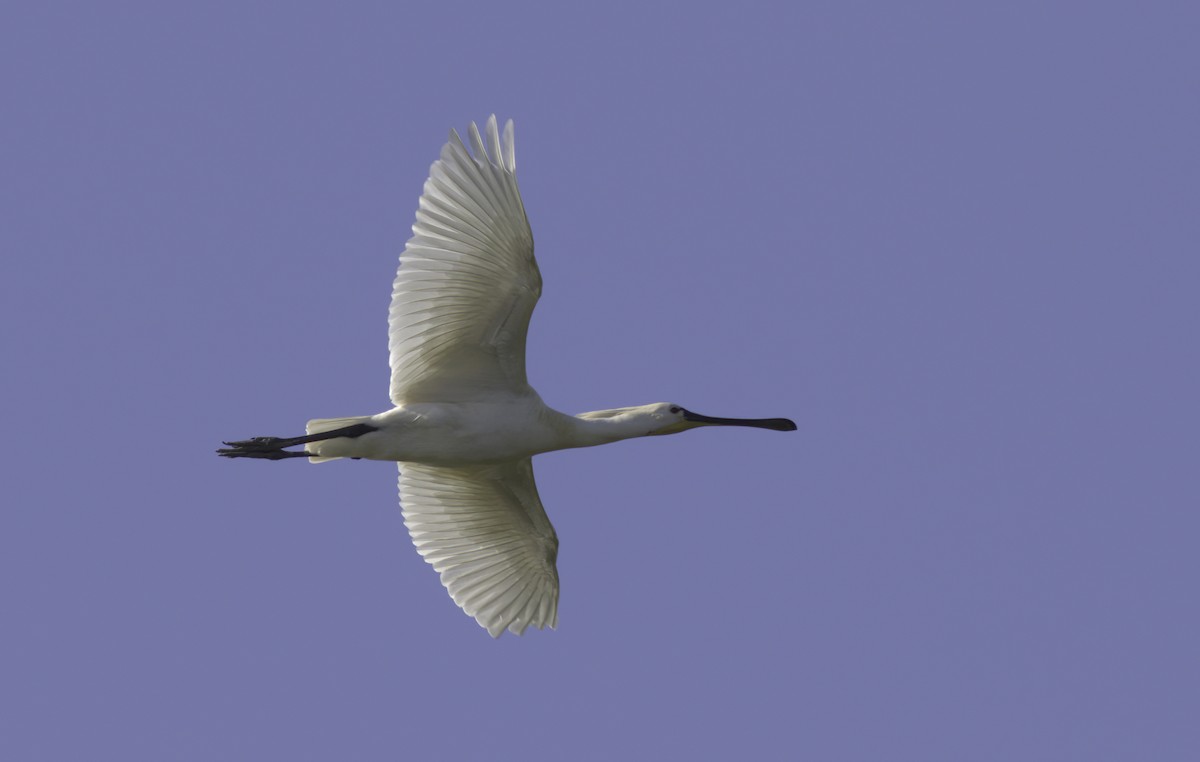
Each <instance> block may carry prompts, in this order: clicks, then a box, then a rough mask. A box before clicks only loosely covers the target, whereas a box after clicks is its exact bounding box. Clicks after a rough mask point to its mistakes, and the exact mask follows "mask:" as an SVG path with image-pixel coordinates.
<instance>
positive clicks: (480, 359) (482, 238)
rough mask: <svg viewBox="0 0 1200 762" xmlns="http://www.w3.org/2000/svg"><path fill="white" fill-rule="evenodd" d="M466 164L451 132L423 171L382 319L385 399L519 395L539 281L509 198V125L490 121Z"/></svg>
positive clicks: (524, 229)
mask: <svg viewBox="0 0 1200 762" xmlns="http://www.w3.org/2000/svg"><path fill="white" fill-rule="evenodd" d="M485 132H486V143H485V138H484V136H481V135H480V132H479V129H478V128H477V127H476V126H475V124H474V123H472V124H471V127H470V130H469V138H470V142H471V147H472V149H473V151H474V155H472V153H471V152H469V151H468V150H467V147H466V145H464V144H463V141H462V140H461V138H459V136H458V133H456V132H454V131H451V133H450V139H449V141H448V142H447V143H446V145H445V146H444V147H443V148H442V153H441V157H440V158H439V159H438V160H437V161H435V162H434V163H433V166H432V167H430V170H429V179H428V180H426V181H425V188H424V191H423V193H422V195H421V200H420V205H419V208H418V210H417V220H416V223H415V224H414V225H413V236H412V238H410V239H409V241H408V243H407V244H406V246H405V248H404V253H403V254H401V256H400V267H399V270H398V271H397V273H396V280H395V282H394V284H393V289H392V305H391V309H390V311H389V314H388V328H389V341H388V348H389V353H390V364H391V369H392V377H391V397H392V401H393V402H395V403H396V404H402V403H404V402H451V401H468V400H472V399H479V398H481V397H486V396H488V395H491V394H493V393H495V392H497V391H513V392H521V391H523V390H524V389H525V388H526V387H527V386H528V382H527V380H526V376H525V334H526V332H527V330H528V327H529V319H530V316H531V315H532V314H533V308H534V305H536V303H537V300H538V297H539V296H540V294H541V289H542V278H541V274H540V273H539V272H538V267H537V261H536V260H535V259H534V256H533V235H532V233H531V231H530V229H529V221H528V220H527V219H526V217H525V208H524V206H523V205H522V203H521V195H520V191H519V189H518V188H517V178H516V157H515V154H514V141H513V125H512V122H511V121H509V122H508V124H507V125H505V128H504V135H503V138H502V137H501V135H500V134H499V132H498V131H497V127H496V117H495V116H492V117H491V118H489V119H488V121H487V123H486V125H485ZM502 141H503V142H502Z"/></svg>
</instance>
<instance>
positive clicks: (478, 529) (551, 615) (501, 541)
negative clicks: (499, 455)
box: [399, 458, 558, 637]
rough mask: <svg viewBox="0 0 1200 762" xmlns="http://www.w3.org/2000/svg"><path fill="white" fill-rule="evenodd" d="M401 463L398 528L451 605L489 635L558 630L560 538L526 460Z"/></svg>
mask: <svg viewBox="0 0 1200 762" xmlns="http://www.w3.org/2000/svg"><path fill="white" fill-rule="evenodd" d="M399 465H400V501H401V504H402V507H403V512H404V523H405V525H406V526H407V527H408V530H409V533H410V534H411V535H412V540H413V544H415V545H416V546H417V551H418V552H419V553H420V554H421V556H422V557H423V558H424V559H425V560H426V561H427V562H428V563H429V564H431V565H432V566H433V568H434V569H436V570H437V572H438V573H439V574H440V575H441V580H442V584H443V585H444V586H445V587H446V590H447V591H448V592H449V593H450V597H451V598H452V599H453V600H454V602H455V603H457V604H458V605H459V606H460V607H461V608H462V609H463V611H465V612H466V613H467V614H469V615H470V616H472V617H474V618H475V620H476V621H477V622H479V624H480V625H481V626H482V627H484V628H485V629H487V631H488V632H489V633H490V634H491V635H492V637H499V636H500V635H501V634H502V633H503V632H504V631H505V630H508V631H509V632H513V633H515V634H517V635H520V634H521V633H523V632H524V631H525V628H526V627H529V626H531V625H532V626H533V627H537V628H538V629H541V628H543V627H547V626H549V627H551V628H554V627H555V626H557V624H558V570H557V568H556V566H555V559H556V558H557V556H558V537H557V536H556V535H555V532H554V527H553V526H551V524H550V520H549V519H548V518H547V517H546V511H545V510H544V509H543V507H542V501H541V499H540V498H539V497H538V494H537V486H536V484H535V483H534V480H533V465H532V463H531V461H530V460H529V459H528V458H525V459H523V460H520V461H513V462H511V463H502V464H495V465H487V466H472V467H464V468H447V467H441V466H425V465H419V464H415V463H401V464H399Z"/></svg>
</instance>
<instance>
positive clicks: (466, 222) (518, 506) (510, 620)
mask: <svg viewBox="0 0 1200 762" xmlns="http://www.w3.org/2000/svg"><path fill="white" fill-rule="evenodd" d="M468 137H469V140H470V144H471V149H470V150H468V149H467V146H466V144H464V143H463V141H462V139H461V138H460V137H459V136H458V133H457V132H455V131H454V130H451V131H450V138H449V141H448V142H447V143H446V145H445V146H444V147H443V148H442V153H441V156H440V157H439V158H438V160H437V161H435V162H434V163H433V166H432V167H430V169H429V179H428V180H426V181H425V187H424V189H423V191H422V194H421V200H420V203H419V206H418V208H417V221H416V224H414V225H413V228H412V230H413V236H412V238H410V239H409V240H408V243H407V244H406V245H405V247H404V252H403V253H402V254H401V255H400V267H399V270H398V271H397V274H396V280H395V282H394V284H393V286H392V303H391V308H390V310H389V312H388V349H389V353H390V364H391V371H392V377H391V398H392V402H393V404H394V407H393V408H392V409H391V410H388V411H385V412H382V413H378V414H377V415H365V416H356V417H350V418H317V419H314V420H311V421H309V422H308V426H307V429H306V431H307V433H306V434H305V435H304V436H299V437H254V438H251V439H246V440H242V441H236V442H225V443H224V444H225V445H226V447H225V448H222V449H219V450H217V453H218V454H219V455H222V456H224V457H226V458H259V459H265V460H283V459H287V458H308V459H309V460H310V462H313V463H321V462H324V461H329V460H336V459H338V458H354V459H359V458H366V459H368V460H389V461H396V463H397V464H398V465H399V467H400V502H401V506H402V509H403V514H404V523H405V525H406V526H407V527H408V530H409V533H410V534H411V535H412V540H413V543H414V544H415V545H416V547H417V551H418V552H419V553H420V554H421V555H422V556H423V557H424V559H425V560H426V561H427V562H428V563H430V564H431V565H432V566H433V568H434V569H436V570H437V572H438V573H439V574H440V575H441V581H442V584H443V585H445V587H446V589H447V590H448V591H449V593H450V597H451V598H452V599H453V600H454V602H455V603H456V604H458V605H459V606H460V607H461V608H462V609H463V611H465V612H466V613H467V614H468V615H470V616H472V617H474V618H475V621H477V622H478V623H479V624H480V625H481V626H482V627H484V628H485V629H486V630H487V631H488V632H489V633H490V634H491V635H492V637H499V636H500V635H501V634H502V633H503V632H504V631H505V630H508V631H509V632H512V633H515V634H517V635H520V634H522V633H523V632H524V631H525V629H526V628H527V627H529V626H530V625H532V626H534V627H537V628H539V629H540V628H543V627H546V626H549V627H551V628H554V627H556V626H557V624H558V570H557V568H556V566H555V560H556V558H557V556H558V537H557V536H556V535H555V533H554V527H553V526H551V524H550V520H549V518H547V517H546V511H545V509H544V508H543V507H542V501H541V500H540V499H539V498H538V492H537V485H536V484H535V483H534V479H533V464H532V461H531V458H532V457H533V456H534V455H537V454H538V453H543V452H549V451H551V450H565V449H568V448H573V447H591V446H593V445H599V444H606V443H608V442H616V441H619V440H622V439H630V438H633V437H644V436H651V435H656V434H676V433H679V432H681V431H687V430H688V429H694V428H698V427H701V426H753V427H756V428H760V429H772V430H774V431H794V430H795V429H796V424H795V423H793V422H792V421H790V420H788V419H786V418H714V417H710V416H707V415H700V414H698V413H693V412H692V411H690V410H688V409H686V408H684V407H682V406H680V405H676V404H672V403H669V402H661V403H657V404H652V405H640V406H637V407H623V408H616V409H614V410H597V411H594V412H590V413H581V414H579V415H567V414H565V413H560V412H558V411H557V410H553V409H551V408H550V407H547V406H546V404H545V403H544V402H542V398H541V397H539V396H538V394H537V392H536V391H534V390H533V388H532V387H531V386H530V385H529V382H528V381H527V380H526V377H525V334H526V331H527V329H528V328H529V318H530V316H531V315H532V314H533V308H534V305H535V304H537V300H538V296H540V295H541V293H542V277H541V274H540V273H539V272H538V266H537V262H536V260H534V258H533V234H532V232H531V231H530V229H529V221H528V220H527V219H526V217H525V207H524V205H523V204H522V202H521V194H520V192H519V191H518V189H517V176H516V169H517V163H516V156H515V153H514V147H513V123H512V121H511V120H509V122H508V123H507V124H506V125H505V127H504V133H503V135H501V134H500V132H499V131H498V129H497V127H496V117H495V116H494V115H493V116H491V117H490V118H489V119H488V120H487V123H486V125H485V127H484V132H483V134H482V135H481V134H480V131H479V128H478V127H476V125H475V124H474V123H472V124H471V127H470V130H469V131H468ZM292 447H300V448H301V449H298V450H290V449H288V448H292Z"/></svg>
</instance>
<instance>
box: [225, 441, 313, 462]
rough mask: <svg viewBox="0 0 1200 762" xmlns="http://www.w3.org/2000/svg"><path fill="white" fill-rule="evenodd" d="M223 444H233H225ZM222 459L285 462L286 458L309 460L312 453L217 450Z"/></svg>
mask: <svg viewBox="0 0 1200 762" xmlns="http://www.w3.org/2000/svg"><path fill="white" fill-rule="evenodd" d="M225 444H233V443H232V442H226V443H225ZM217 455H220V456H221V457H222V458H260V459H262V460H286V459H287V458H309V457H312V453H307V452H291V451H289V450H243V449H240V448H233V449H228V450H226V449H221V450H217Z"/></svg>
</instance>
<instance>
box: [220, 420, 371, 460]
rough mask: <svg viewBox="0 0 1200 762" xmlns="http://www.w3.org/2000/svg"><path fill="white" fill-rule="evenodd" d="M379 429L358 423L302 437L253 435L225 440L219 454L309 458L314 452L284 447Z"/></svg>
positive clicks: (367, 432)
mask: <svg viewBox="0 0 1200 762" xmlns="http://www.w3.org/2000/svg"><path fill="white" fill-rule="evenodd" d="M378 430H379V429H378V428H377V427H375V426H372V425H370V424H369V423H356V424H354V425H353V426H343V427H342V428H339V429H331V430H329V431H322V432H320V433H318V434H307V435H305V436H302V437H288V438H283V437H252V438H250V439H242V440H239V441H236V442H224V443H223V444H227V445H229V447H228V448H222V449H219V450H217V455H220V456H221V457H223V458H261V459H264V460H284V459H286V458H307V457H311V456H312V455H313V454H312V453H308V452H304V451H300V452H292V451H288V450H285V449H284V448H286V447H295V446H296V445H305V444H308V443H310V442H321V441H324V440H326V439H336V438H338V437H347V438H350V439H353V438H354V437H361V436H362V435H363V434H370V433H371V432H372V431H378Z"/></svg>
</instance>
